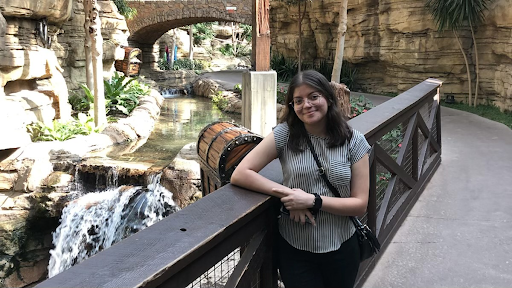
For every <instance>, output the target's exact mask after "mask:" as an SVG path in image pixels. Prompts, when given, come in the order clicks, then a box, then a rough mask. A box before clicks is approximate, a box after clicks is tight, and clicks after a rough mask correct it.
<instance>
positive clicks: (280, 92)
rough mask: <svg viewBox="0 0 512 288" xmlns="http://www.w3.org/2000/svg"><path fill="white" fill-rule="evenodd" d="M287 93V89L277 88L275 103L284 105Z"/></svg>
mask: <svg viewBox="0 0 512 288" xmlns="http://www.w3.org/2000/svg"><path fill="white" fill-rule="evenodd" d="M287 93H288V88H287V87H283V86H281V87H277V103H279V104H282V105H285V103H284V101H285V100H286V94H287Z"/></svg>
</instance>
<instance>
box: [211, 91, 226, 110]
mask: <svg viewBox="0 0 512 288" xmlns="http://www.w3.org/2000/svg"><path fill="white" fill-rule="evenodd" d="M212 102H213V104H214V105H215V106H217V108H219V110H222V111H224V109H226V107H227V106H228V103H229V102H228V99H226V98H225V97H224V96H223V95H222V91H218V92H217V94H215V95H213V97H212Z"/></svg>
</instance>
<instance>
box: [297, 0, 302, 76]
mask: <svg viewBox="0 0 512 288" xmlns="http://www.w3.org/2000/svg"><path fill="white" fill-rule="evenodd" d="M298 46H299V55H298V58H299V59H298V60H299V67H298V72H299V73H300V71H301V70H302V16H301V14H300V0H299V45H298Z"/></svg>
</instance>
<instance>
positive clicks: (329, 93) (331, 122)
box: [279, 70, 352, 152]
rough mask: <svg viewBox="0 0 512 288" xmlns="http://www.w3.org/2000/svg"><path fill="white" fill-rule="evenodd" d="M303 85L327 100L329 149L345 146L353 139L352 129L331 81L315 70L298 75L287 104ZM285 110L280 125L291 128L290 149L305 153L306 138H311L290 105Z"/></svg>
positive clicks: (291, 85) (289, 88) (293, 81)
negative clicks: (341, 108)
mask: <svg viewBox="0 0 512 288" xmlns="http://www.w3.org/2000/svg"><path fill="white" fill-rule="evenodd" d="M301 85H308V86H310V87H312V88H313V89H315V90H316V91H317V92H319V93H320V94H322V95H323V96H324V97H325V99H326V100H327V103H328V107H327V114H326V115H325V117H327V119H326V120H327V121H325V122H326V126H327V127H326V131H327V135H328V137H329V140H328V142H327V145H328V147H335V146H342V145H344V144H345V141H347V140H348V141H350V139H351V138H352V129H351V128H350V126H349V125H348V123H347V120H346V119H345V116H344V115H343V113H341V111H340V109H339V108H338V99H337V98H336V97H335V96H334V90H333V88H332V86H331V84H330V83H329V81H328V80H327V79H326V78H325V77H324V76H323V75H322V74H320V73H319V72H317V71H315V70H306V71H303V72H300V73H298V74H297V75H295V77H293V79H292V80H291V82H290V85H289V86H288V93H287V94H286V103H290V102H292V100H293V93H294V92H295V89H296V88H297V87H299V86H301ZM284 109H285V111H284V113H283V114H282V116H281V119H280V120H279V123H283V122H286V123H288V127H289V128H290V138H289V140H288V147H289V148H290V149H291V150H292V151H296V152H298V151H303V150H304V147H305V144H306V142H305V140H306V137H309V136H308V133H307V131H306V128H305V127H304V123H303V122H302V121H301V120H300V119H299V117H298V116H297V114H296V113H295V110H294V109H293V107H291V105H290V104H287V105H286V106H285V108H284Z"/></svg>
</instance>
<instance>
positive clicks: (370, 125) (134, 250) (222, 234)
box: [37, 79, 441, 288]
mask: <svg viewBox="0 0 512 288" xmlns="http://www.w3.org/2000/svg"><path fill="white" fill-rule="evenodd" d="M440 85H441V82H440V81H438V80H436V79H427V80H425V81H423V82H422V83H420V84H418V85H416V86H415V87H413V88H411V89H409V90H407V91H406V92H404V93H402V94H400V95H399V96H397V97H395V98H393V99H391V100H389V101H387V102H385V103H384V104H381V105H379V106H377V107H375V108H373V109H371V110H369V111H368V112H366V113H364V114H362V115H359V116H358V117H356V118H354V119H352V120H350V125H351V126H352V127H353V128H354V129H356V130H358V131H360V132H362V133H363V134H364V135H365V136H366V138H367V140H368V142H369V143H370V145H371V146H372V148H373V149H372V152H371V155H370V161H371V162H370V163H371V164H370V175H371V179H370V199H369V203H368V212H367V214H366V216H365V217H363V221H366V222H367V224H368V225H369V226H370V227H371V228H372V229H373V231H375V232H376V234H377V237H378V238H379V240H380V241H381V244H382V247H383V249H385V248H386V246H387V244H388V243H389V241H390V239H391V238H392V236H393V235H394V234H395V232H396V231H397V229H398V227H399V226H400V224H401V223H402V222H403V221H404V219H405V217H406V216H407V214H408V212H409V211H410V209H411V208H412V206H413V205H414V203H415V202H416V200H417V199H418V197H419V195H420V194H421V192H422V191H423V189H424V188H425V185H426V184H427V183H428V181H429V179H430V178H431V177H432V175H433V174H434V172H435V170H436V169H437V167H438V166H439V164H440V162H441V126H440V124H441V122H440V121H441V118H440V110H439V109H440V108H439V87H440ZM261 174H262V175H264V176H265V177H267V178H269V179H271V180H274V181H277V182H281V181H282V174H281V167H280V165H279V162H277V161H273V162H272V163H270V164H269V165H267V167H265V168H264V169H263V170H262V171H261ZM278 203H279V202H278V201H277V200H276V199H275V198H272V197H269V196H266V195H263V194H259V193H253V192H250V191H247V190H245V189H242V188H239V187H236V186H233V185H230V184H228V185H226V186H224V187H221V188H220V189H219V190H217V191H215V193H211V194H209V195H207V196H206V197H204V199H202V200H200V201H197V202H196V203H194V204H192V205H190V206H188V207H186V208H184V209H183V210H181V211H178V212H176V213H174V214H171V215H170V216H169V217H167V218H165V219H164V220H162V221H160V222H158V223H156V224H154V225H153V226H151V227H148V228H146V229H145V230H142V231H140V232H138V233H136V234H134V235H132V236H130V237H128V238H126V239H125V240H123V241H121V242H120V243H118V244H115V245H114V246H112V247H110V248H108V249H106V250H104V251H102V252H100V253H98V254H97V255H94V256H93V257H91V258H89V259H87V260H85V261H83V262H82V263H80V264H78V265H76V266H74V267H72V268H70V269H68V270H66V271H64V272H63V273H61V274H59V275H56V276H55V277H53V278H51V279H48V280H46V281H44V282H42V283H40V284H39V285H37V287H263V288H265V287H277V286H278V277H277V269H276V265H275V259H274V258H273V255H274V253H273V250H274V243H275V241H274V237H275V235H276V224H277V221H276V216H277V213H276V212H277V209H276V207H277V204H278ZM378 257H379V256H376V257H374V258H372V259H369V260H367V261H365V262H364V263H362V264H361V268H360V275H359V278H358V285H359V286H360V285H361V284H362V283H363V282H364V279H365V278H366V276H367V275H368V274H369V272H371V269H372V268H373V267H374V265H375V263H376V261H377V259H378Z"/></svg>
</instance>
